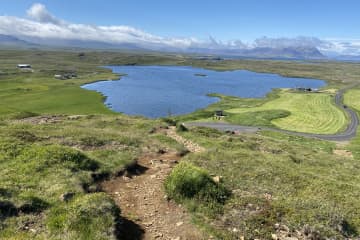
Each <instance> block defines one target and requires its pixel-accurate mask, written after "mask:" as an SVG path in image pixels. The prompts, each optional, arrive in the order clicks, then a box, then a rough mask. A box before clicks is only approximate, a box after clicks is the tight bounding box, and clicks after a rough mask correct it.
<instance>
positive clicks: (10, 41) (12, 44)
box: [0, 34, 38, 48]
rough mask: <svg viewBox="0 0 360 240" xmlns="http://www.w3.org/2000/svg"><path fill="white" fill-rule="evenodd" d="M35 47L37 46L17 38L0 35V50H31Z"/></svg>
mask: <svg viewBox="0 0 360 240" xmlns="http://www.w3.org/2000/svg"><path fill="white" fill-rule="evenodd" d="M36 46H38V45H37V44H34V43H30V42H27V41H24V40H21V39H19V38H17V37H13V36H9V35H4V34H0V48H32V47H36Z"/></svg>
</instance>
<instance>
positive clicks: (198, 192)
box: [165, 162, 230, 210]
mask: <svg viewBox="0 0 360 240" xmlns="http://www.w3.org/2000/svg"><path fill="white" fill-rule="evenodd" d="M165 190H166V193H167V194H168V196H169V197H170V198H173V199H175V200H176V201H178V202H185V203H187V205H188V207H190V206H191V207H195V206H196V205H197V204H202V205H203V206H205V207H207V208H209V209H211V210H219V209H220V208H221V206H222V205H223V204H224V203H225V201H226V200H227V199H228V197H229V196H230V192H229V191H228V190H227V189H226V188H225V187H224V186H223V185H222V184H221V183H216V182H215V181H214V180H213V179H212V178H211V177H210V175H209V173H208V172H207V171H206V170H204V169H201V168H199V167H196V166H195V165H193V164H191V163H188V162H181V163H180V164H179V165H177V166H176V167H175V168H174V169H173V170H172V172H171V174H170V175H169V176H168V177H167V179H166V181H165ZM191 201H192V202H191Z"/></svg>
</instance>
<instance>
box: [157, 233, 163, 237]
mask: <svg viewBox="0 0 360 240" xmlns="http://www.w3.org/2000/svg"><path fill="white" fill-rule="evenodd" d="M162 236H163V234H162V233H157V234H156V235H155V238H161V237H162Z"/></svg>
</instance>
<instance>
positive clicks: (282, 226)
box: [279, 225, 290, 232]
mask: <svg viewBox="0 0 360 240" xmlns="http://www.w3.org/2000/svg"><path fill="white" fill-rule="evenodd" d="M279 229H280V230H281V231H284V232H289V231H290V229H289V228H288V227H287V226H286V225H280V227H279Z"/></svg>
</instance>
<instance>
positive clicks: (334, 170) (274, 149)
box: [181, 128, 360, 239]
mask: <svg viewBox="0 0 360 240" xmlns="http://www.w3.org/2000/svg"><path fill="white" fill-rule="evenodd" d="M181 134H182V135H184V136H185V137H187V138H189V139H192V140H194V141H196V142H197V143H199V144H201V145H202V146H204V147H206V148H207V149H208V151H206V152H204V153H201V154H196V155H188V156H187V157H186V161H189V162H191V163H192V164H194V165H196V166H199V167H202V168H204V169H206V170H207V171H208V172H209V173H211V174H214V175H219V176H223V179H224V184H225V186H226V187H227V188H228V189H231V190H232V192H233V195H232V198H231V199H230V200H229V201H228V202H227V203H226V204H225V206H224V213H223V214H222V215H221V217H220V216H218V217H215V218H213V217H211V213H207V212H201V211H196V212H195V213H194V217H195V218H196V219H197V221H198V222H199V224H201V225H203V226H206V227H205V228H209V229H210V230H209V231H211V232H212V233H213V234H215V235H216V236H217V237H219V238H220V239H237V237H238V236H239V234H241V235H243V236H245V238H249V239H253V238H258V239H270V238H271V233H275V231H276V230H275V224H276V223H280V224H285V225H286V226H288V227H289V228H290V229H291V230H292V231H296V230H299V231H301V229H303V227H304V226H305V225H308V226H310V227H311V228H312V229H313V230H314V231H318V232H319V233H320V235H321V236H322V237H330V236H331V237H333V238H337V239H344V238H346V237H347V236H348V237H351V236H353V237H354V236H358V234H359V232H360V221H359V218H358V216H359V214H360V212H359V209H360V208H359V206H360V201H359V199H360V195H359V193H360V184H359V183H360V178H359V176H360V175H359V167H360V165H359V162H358V160H354V159H351V158H343V157H339V156H336V155H333V154H332V149H333V148H334V147H335V144H333V143H330V142H326V141H320V140H314V139H306V138H302V137H298V136H288V135H285V134H281V133H272V132H264V133H262V135H249V134H247V135H245V134H244V135H239V136H236V135H235V136H234V135H227V134H224V133H220V132H217V131H214V130H210V129H205V128H195V129H192V131H187V132H182V133H181ZM269 196H270V197H269ZM234 228H236V229H237V230H238V231H239V232H240V233H239V232H238V233H233V232H232V231H228V230H226V229H230V230H231V229H234Z"/></svg>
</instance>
